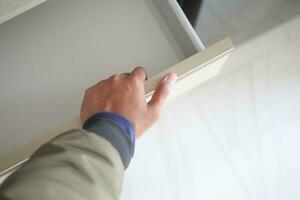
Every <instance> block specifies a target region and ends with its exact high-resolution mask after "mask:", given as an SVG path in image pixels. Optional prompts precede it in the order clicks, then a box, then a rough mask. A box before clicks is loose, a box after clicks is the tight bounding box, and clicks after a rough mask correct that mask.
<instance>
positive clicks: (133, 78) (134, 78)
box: [130, 76, 140, 86]
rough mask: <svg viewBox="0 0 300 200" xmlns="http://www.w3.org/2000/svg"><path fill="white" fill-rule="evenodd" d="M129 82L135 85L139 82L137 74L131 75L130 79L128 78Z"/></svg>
mask: <svg viewBox="0 0 300 200" xmlns="http://www.w3.org/2000/svg"><path fill="white" fill-rule="evenodd" d="M130 83H131V84H132V85H134V86H137V85H139V84H140V79H139V77H138V76H133V77H132V78H131V79H130Z"/></svg>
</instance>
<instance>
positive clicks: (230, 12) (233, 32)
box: [195, 0, 300, 46]
mask: <svg viewBox="0 0 300 200" xmlns="http://www.w3.org/2000/svg"><path fill="white" fill-rule="evenodd" d="M298 14H300V1H299V0H242V1H241V0H203V5H202V8H201V10H200V14H199V15H198V18H197V22H196V25H195V29H196V32H197V33H198V34H199V36H200V38H201V40H202V41H203V42H204V44H205V45H206V46H207V45H211V44H213V43H215V42H217V41H219V40H221V39H223V38H224V37H228V36H230V37H231V38H232V41H233V42H234V44H236V45H238V44H241V43H243V42H245V41H246V40H248V39H250V38H253V37H255V36H257V35H260V34H261V33H264V32H265V31H267V30H269V29H270V28H272V27H275V26H277V25H279V24H282V23H283V22H285V21H287V20H289V19H291V18H293V17H294V16H296V15H298Z"/></svg>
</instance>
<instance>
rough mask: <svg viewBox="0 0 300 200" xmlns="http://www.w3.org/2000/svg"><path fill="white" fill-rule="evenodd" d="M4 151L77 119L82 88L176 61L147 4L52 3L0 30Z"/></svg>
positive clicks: (0, 145)
mask: <svg viewBox="0 0 300 200" xmlns="http://www.w3.org/2000/svg"><path fill="white" fill-rule="evenodd" d="M0 44H1V45H0V66H1V67H0V91H1V96H0V127H1V134H0V154H4V153H7V152H8V151H11V150H13V149H15V148H16V147H19V146H20V145H22V144H26V143H28V142H30V141H31V140H33V139H34V138H36V137H37V136H39V135H41V134H44V133H47V132H49V131H50V130H53V129H54V128H56V127H60V126H61V125H63V124H64V123H65V122H67V121H68V120H70V119H72V118H73V117H74V116H77V115H79V108H80V103H81V100H82V95H83V93H84V90H85V89H86V88H87V87H88V86H90V85H91V84H94V83H96V82H97V81H98V80H101V79H103V78H106V77H107V76H108V75H110V74H112V73H122V72H126V71H130V70H131V69H132V68H133V67H134V66H136V65H142V66H144V67H145V68H146V70H147V72H148V75H149V76H151V75H153V74H156V73H158V72H160V71H162V70H164V69H166V68H168V67H170V66H172V65H173V64H175V63H177V62H178V58H177V55H176V54H175V52H174V49H173V47H172V46H171V45H170V44H169V42H168V40H167V38H166V37H165V33H163V32H162V30H161V28H160V27H159V24H158V22H157V21H156V19H155V18H154V16H153V15H152V13H151V11H150V9H149V7H148V5H147V4H146V3H145V2H144V1H140V0H130V1H129V2H128V1H117V0H110V1H104V0H101V1H82V0H64V1H61V0H51V1H47V2H45V3H44V4H42V5H40V6H38V7H37V8H35V9H32V10H30V11H28V12H26V13H24V14H22V17H17V18H15V19H14V20H10V21H8V22H6V23H3V24H1V25H0Z"/></svg>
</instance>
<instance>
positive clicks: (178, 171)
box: [122, 16, 300, 200]
mask: <svg viewBox="0 0 300 200" xmlns="http://www.w3.org/2000/svg"><path fill="white" fill-rule="evenodd" d="M299 49H300V16H299V17H298V18H296V19H294V20H292V21H289V22H288V23H286V24H283V25H281V26H279V27H278V28H275V29H273V30H271V31H269V32H267V33H266V34H264V35H261V36H259V37H257V38H254V39H253V40H251V41H249V42H247V43H245V44H244V45H241V46H239V47H238V48H237V49H236V50H235V51H234V53H233V55H232V57H231V58H229V61H228V62H227V64H226V65H225V66H224V68H223V71H222V72H221V74H220V76H219V77H217V78H216V79H214V80H211V81H209V82H207V83H205V84H204V85H201V86H199V87H198V88H195V89H193V90H191V91H190V92H188V93H187V94H185V95H182V96H180V97H178V98H177V99H174V100H172V101H171V102H170V103H169V104H167V106H166V108H165V110H164V112H163V113H162V116H161V119H160V121H159V122H158V124H156V125H155V127H154V128H152V129H151V130H150V131H149V132H148V133H147V134H146V135H145V136H144V137H142V138H141V139H140V140H139V141H137V144H136V149H135V157H134V158H133V161H132V163H131V165H130V166H129V169H128V170H127V171H126V177H125V183H124V189H123V196H122V199H124V200H125V199H143V200H148V199H149V200H150V199H151V200H152V199H165V200H166V199H170V200H171V199H172V200H173V199H176V200H186V199H189V200H199V199H206V200H208V199H222V200H226V199H228V200H235V199H236V200H250V199H257V200H258V199H263V200H275V199H276V200H286V199H289V200H296V199H300V193H299V185H300V181H299V180H300V160H299V152H300V145H299V144H300V135H299V133H300V103H299V102H300V59H299V52H300V51H299Z"/></svg>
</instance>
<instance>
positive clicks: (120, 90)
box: [80, 67, 177, 138]
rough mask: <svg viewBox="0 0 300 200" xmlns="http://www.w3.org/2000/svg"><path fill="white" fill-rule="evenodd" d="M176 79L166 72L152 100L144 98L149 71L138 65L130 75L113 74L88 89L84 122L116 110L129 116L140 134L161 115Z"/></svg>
mask: <svg viewBox="0 0 300 200" xmlns="http://www.w3.org/2000/svg"><path fill="white" fill-rule="evenodd" d="M176 79H177V76H176V74H174V73H171V74H167V75H166V76H165V77H164V78H163V79H162V80H161V81H160V82H159V84H158V86H157V88H156V90H155V92H154V94H153V96H152V99H151V100H150V101H149V102H148V103H147V102H146V99H145V80H146V73H145V71H144V69H143V68H141V67H137V68H135V69H134V70H133V71H132V72H131V73H130V74H129V73H127V74H121V75H113V76H111V77H110V78H109V79H107V80H102V81H100V82H99V83H97V84H96V85H94V86H92V87H90V88H88V89H87V90H86V92H85V95H84V99H83V102H82V106H81V113H80V119H81V123H84V122H85V121H86V120H87V119H88V118H89V117H91V116H92V115H94V114H96V113H98V112H114V113H117V114H119V115H122V116H123V117H126V118H127V119H128V120H129V121H130V122H131V123H132V124H133V126H134V127H135V132H136V137H137V138H138V137H140V136H141V135H142V134H143V133H144V132H145V131H146V130H147V129H148V128H149V127H151V126H152V125H153V123H154V122H155V121H157V120H158V118H159V113H160V110H161V108H162V106H163V104H164V102H165V100H166V98H167V96H168V94H169V92H170V89H171V87H172V85H173V84H174V83H175V81H176Z"/></svg>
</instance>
